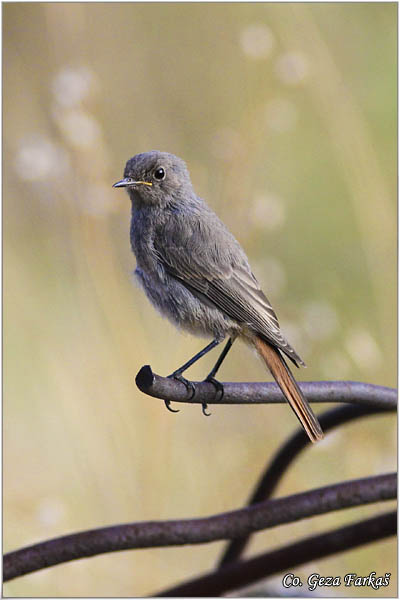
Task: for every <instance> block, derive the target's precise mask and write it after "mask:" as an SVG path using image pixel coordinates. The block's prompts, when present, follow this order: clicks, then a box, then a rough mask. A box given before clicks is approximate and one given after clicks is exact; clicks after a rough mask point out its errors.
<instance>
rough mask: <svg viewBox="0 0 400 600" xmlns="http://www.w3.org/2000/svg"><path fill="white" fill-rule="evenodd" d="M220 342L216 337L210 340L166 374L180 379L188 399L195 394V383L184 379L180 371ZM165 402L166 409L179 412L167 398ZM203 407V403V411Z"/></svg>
mask: <svg viewBox="0 0 400 600" xmlns="http://www.w3.org/2000/svg"><path fill="white" fill-rule="evenodd" d="M220 342H221V340H219V339H218V338H216V339H215V340H213V341H212V342H210V343H209V344H207V346H206V347H205V348H203V350H200V352H198V353H197V354H195V355H194V356H193V357H192V358H191V359H190V360H188V361H187V362H185V364H184V365H182V366H181V367H179V369H176V371H174V372H173V373H171V375H168V377H169V378H171V379H177V380H178V381H181V382H182V383H183V384H184V385H185V386H186V389H187V391H188V392H189V391H190V397H189V398H188V400H191V399H192V398H193V396H194V394H195V391H196V388H195V385H194V383H193V382H192V381H188V380H187V379H185V377H183V375H182V373H183V372H184V371H186V369H188V368H189V367H191V366H192V365H193V364H194V363H195V362H197V361H198V360H199V359H200V358H202V357H203V356H204V355H205V354H207V352H210V350H212V349H213V348H215V346H218V344H219V343H220ZM164 402H165V406H166V407H167V408H168V410H170V411H171V412H179V411H178V410H174V409H172V408H170V406H169V405H170V401H169V400H164ZM206 407H207V406H206ZM204 410H205V408H204V405H203V412H204Z"/></svg>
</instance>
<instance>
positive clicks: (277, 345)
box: [113, 150, 323, 442]
mask: <svg viewBox="0 0 400 600" xmlns="http://www.w3.org/2000/svg"><path fill="white" fill-rule="evenodd" d="M113 187H117V188H119V187H125V188H126V189H127V191H128V194H129V197H130V199H131V202H132V218H131V229H130V238H131V246H132V250H133V252H134V254H135V256H136V261H137V268H136V271H135V275H136V277H137V279H138V281H139V282H140V284H141V286H142V287H143V289H144V291H145V292H146V294H147V297H148V298H149V300H150V301H151V302H152V304H153V305H154V306H155V308H156V309H157V310H158V311H160V313H161V314H162V315H164V316H165V317H167V318H168V319H169V320H170V321H172V323H174V324H175V325H177V326H178V327H182V328H183V329H185V330H187V331H190V332H191V333H193V334H195V335H200V336H205V337H209V336H210V337H212V338H213V341H212V342H211V343H210V344H208V345H207V346H206V347H205V348H204V349H203V350H202V351H201V352H199V353H198V354H196V355H195V356H194V357H193V358H192V359H190V360H189V361H188V362H186V363H185V364H184V365H182V367H180V368H179V369H177V370H176V371H174V372H173V373H172V374H171V375H170V377H175V378H176V379H179V380H180V381H183V383H185V385H186V386H187V387H188V389H189V388H190V389H191V390H192V394H193V393H194V391H195V388H194V384H193V383H191V382H189V381H187V380H186V379H185V378H184V377H183V375H182V373H183V372H184V371H185V370H186V369H187V368H188V367H190V366H191V365H192V364H193V363H194V362H195V361H197V360H198V359H199V358H201V357H202V356H204V355H205V354H206V353H207V352H208V351H209V350H211V349H212V348H214V347H215V346H217V345H218V344H219V343H220V342H222V341H223V340H224V339H225V338H226V337H228V341H227V344H226V345H225V348H224V350H223V352H222V354H221V355H220V357H219V358H218V360H217V362H216V364H215V366H214V368H213V369H212V370H211V372H210V373H209V375H208V376H207V378H206V380H207V381H211V382H212V383H213V384H214V385H215V387H216V388H217V391H218V390H219V391H220V392H221V393H223V387H222V384H220V383H219V382H218V381H217V380H216V379H215V375H216V373H217V370H218V369H219V367H220V366H221V363H222V361H223V360H224V358H225V356H226V354H227V353H228V351H229V349H230V347H231V346H232V344H233V342H234V340H235V339H236V337H238V336H239V337H241V338H242V339H244V340H245V341H246V342H247V343H249V344H250V345H252V346H255V348H256V350H257V352H258V353H259V355H260V356H261V357H262V358H263V359H264V361H265V363H266V365H267V367H268V368H269V370H270V371H271V373H272V375H273V377H274V378H275V380H276V382H277V384H278V385H279V387H280V388H281V390H282V392H283V394H284V396H285V397H286V399H287V400H288V402H289V404H290V406H291V407H292V409H293V410H294V412H295V414H296V416H297V418H298V419H299V421H300V423H301V424H302V425H303V427H304V429H305V431H306V433H307V434H308V436H309V438H310V440H311V441H312V442H316V441H317V440H320V439H322V437H323V433H322V430H321V427H320V424H319V422H318V420H317V419H316V417H315V415H314V413H313V412H312V410H311V408H310V406H309V404H308V402H307V400H306V399H305V398H304V396H303V394H302V392H301V391H300V389H299V387H298V385H297V383H296V381H295V379H294V377H293V375H292V373H291V371H290V370H289V368H288V366H287V364H286V362H285V360H284V358H283V354H284V355H286V356H287V357H288V358H289V359H290V360H291V361H292V362H293V363H294V364H295V365H296V366H297V367H298V366H300V365H303V366H305V365H304V363H303V361H302V360H301V358H300V357H299V355H298V354H297V353H296V352H295V350H294V349H293V348H292V347H291V346H290V344H289V343H288V342H287V341H286V339H285V338H284V337H283V335H282V333H281V330H280V327H279V323H278V319H277V317H276V314H275V312H274V310H273V309H272V307H271V304H270V302H269V301H268V299H267V298H266V296H265V295H264V294H263V292H262V290H261V288H260V285H259V283H258V281H257V279H256V278H255V277H254V275H253V273H252V271H251V268H250V265H249V261H248V259H247V257H246V254H245V253H244V251H243V249H242V247H241V246H240V244H239V243H238V241H237V240H236V239H235V238H234V237H233V235H232V234H231V233H230V232H229V231H228V229H227V228H226V227H225V225H224V224H223V223H222V221H221V220H220V219H219V218H218V217H217V215H216V214H215V213H214V212H213V211H212V210H211V209H210V208H209V207H208V206H207V204H206V203H205V202H204V201H203V200H202V199H201V198H199V197H198V196H197V195H196V194H195V192H194V190H193V187H192V183H191V180H190V176H189V172H188V169H187V167H186V164H185V163H184V161H183V160H181V159H180V158H178V157H177V156H174V155H173V154H169V153H167V152H158V151H156V150H153V151H151V152H145V153H143V154H137V155H136V156H134V157H133V158H131V159H130V160H128V162H127V163H126V167H125V171H124V178H123V179H122V180H121V181H118V182H117V183H115V184H114V186H113ZM167 407H168V404H167ZM204 409H205V407H203V410H204Z"/></svg>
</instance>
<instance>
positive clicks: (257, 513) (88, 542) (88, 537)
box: [3, 473, 397, 581]
mask: <svg viewBox="0 0 400 600" xmlns="http://www.w3.org/2000/svg"><path fill="white" fill-rule="evenodd" d="M396 492H397V477H396V474H395V473H389V474H386V475H378V476H375V477H367V478H364V479H356V480H352V481H346V482H342V483H338V484H335V485H330V486H326V487H322V488H319V489H314V490H309V491H307V492H302V493H301V494H295V495H293V496H288V497H286V498H277V499H274V500H267V501H266V502H261V503H259V504H256V505H254V506H250V507H248V508H242V509H239V510H235V511H231V512H228V513H222V514H219V515H214V516H212V517H207V518H201V519H183V520H180V521H147V522H146V521H145V522H139V523H127V524H124V525H114V526H112V527H102V528H100V529H92V530H89V531H83V532H80V533H75V534H71V535H66V536H63V537H59V538H55V539H52V540H48V541H45V542H41V543H39V544H34V545H33V546H28V547H27V548H22V549H21V550H16V551H15V552H9V553H8V554H5V555H4V559H3V577H4V581H8V580H10V579H13V578H15V577H19V576H21V575H25V574H26V573H31V572H32V571H37V570H39V569H43V568H45V567H50V566H53V565H57V564H60V563H63V562H67V561H69V560H75V559H77V558H84V557H88V556H95V555H97V554H104V553H105V552H115V551H117V550H132V549H134V548H150V547H160V546H176V545H182V544H202V543H206V542H213V541H217V540H222V539H229V538H234V537H243V536H245V535H247V534H248V533H252V532H254V531H260V530H262V529H268V528H271V527H276V526H277V525H282V524H284V523H291V522H293V521H298V520H299V519H305V518H307V517H312V516H315V515H321V514H325V513H328V512H331V511H335V510H340V509H344V508H350V507H353V506H359V505H361V504H370V503H373V502H379V501H381V500H392V499H394V498H395V497H396Z"/></svg>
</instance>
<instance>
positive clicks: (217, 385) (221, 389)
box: [204, 375, 224, 402]
mask: <svg viewBox="0 0 400 600" xmlns="http://www.w3.org/2000/svg"><path fill="white" fill-rule="evenodd" d="M204 381H208V382H209V383H212V384H213V386H214V387H215V391H216V401H217V402H221V400H222V398H223V397H224V386H223V385H222V383H221V382H220V381H217V379H215V378H214V377H213V376H212V375H208V376H207V377H206V378H205V380H204ZM218 394H219V396H218Z"/></svg>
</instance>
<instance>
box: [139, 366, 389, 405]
mask: <svg viewBox="0 0 400 600" xmlns="http://www.w3.org/2000/svg"><path fill="white" fill-rule="evenodd" d="M193 383H194V384H195V387H196V392H195V394H194V396H193V398H189V397H188V396H189V394H188V390H187V387H186V386H185V384H184V383H182V382H181V381H178V380H176V379H170V378H168V377H161V376H160V375H156V374H155V373H153V371H152V369H151V367H150V366H149V365H146V366H144V367H142V368H141V369H140V371H139V373H138V374H137V375H136V385H137V386H138V388H139V389H140V391H141V392H143V393H144V394H147V395H148V396H152V397H153V398H159V399H161V400H164V401H167V402H187V403H189V404H204V403H207V404H284V403H285V402H286V400H285V397H284V396H283V394H282V392H281V390H280V389H279V387H278V386H277V384H276V383H272V382H249V383H246V382H242V383H240V382H238V383H232V382H227V383H223V384H222V385H223V386H224V394H223V397H222V399H219V396H220V395H221V394H217V393H216V390H215V386H214V385H213V384H212V383H210V382H209V381H200V382H193ZM298 384H299V386H300V388H301V390H302V392H303V393H304V394H305V396H306V398H307V400H308V401H309V402H341V403H342V402H344V403H350V404H361V405H363V406H379V407H380V408H387V409H393V408H394V407H396V406H397V393H396V390H394V389H392V388H388V387H384V386H381V385H373V384H370V383H361V382H359V381H300V382H298Z"/></svg>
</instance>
